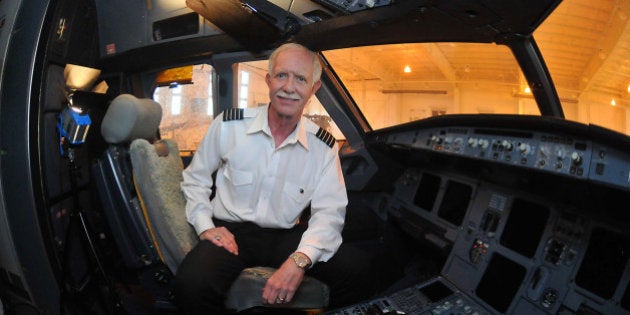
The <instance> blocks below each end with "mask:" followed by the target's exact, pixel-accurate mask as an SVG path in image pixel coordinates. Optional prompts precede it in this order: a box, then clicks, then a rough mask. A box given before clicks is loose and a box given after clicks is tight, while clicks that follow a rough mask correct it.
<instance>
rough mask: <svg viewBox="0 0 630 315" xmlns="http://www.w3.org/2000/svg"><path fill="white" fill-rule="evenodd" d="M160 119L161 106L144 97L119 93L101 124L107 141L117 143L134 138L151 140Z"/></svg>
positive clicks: (155, 133) (102, 132)
mask: <svg viewBox="0 0 630 315" xmlns="http://www.w3.org/2000/svg"><path fill="white" fill-rule="evenodd" d="M161 120H162V106H160V104H159V103H157V102H155V101H153V100H151V99H146V98H137V97H135V96H133V95H131V94H121V95H118V96H117V97H116V98H115V99H113V100H112V102H111V104H110V105H109V108H108V109H107V112H106V113H105V116H104V117H103V122H102V124H101V134H102V135H103V138H104V139H105V141H107V143H112V144H118V143H125V142H131V141H133V140H135V139H146V140H149V141H151V140H152V139H153V137H154V136H156V135H157V131H158V128H159V127H160V121H161Z"/></svg>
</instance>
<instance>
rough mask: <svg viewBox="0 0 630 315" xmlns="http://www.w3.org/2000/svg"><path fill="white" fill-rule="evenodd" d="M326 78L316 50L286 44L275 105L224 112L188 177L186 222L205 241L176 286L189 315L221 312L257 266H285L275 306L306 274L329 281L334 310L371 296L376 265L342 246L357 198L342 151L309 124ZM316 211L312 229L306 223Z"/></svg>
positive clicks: (272, 285)
mask: <svg viewBox="0 0 630 315" xmlns="http://www.w3.org/2000/svg"><path fill="white" fill-rule="evenodd" d="M321 72H322V69H321V65H320V63H319V60H318V58H317V55H316V54H315V53H313V52H312V51H310V50H308V49H307V48H305V47H304V46H301V45H299V44H295V43H289V44H284V45H282V46H280V47H279V48H278V49H276V50H275V51H274V52H273V53H272V55H271V57H270V60H269V73H268V74H267V75H266V78H265V81H266V83H267V85H268V87H269V97H270V104H269V106H267V107H260V108H247V109H229V110H227V111H225V112H224V113H222V114H221V115H219V116H218V117H217V118H216V119H215V120H214V122H213V123H212V125H211V126H210V128H209V129H208V132H207V133H206V135H205V137H204V139H203V141H202V143H201V144H200V146H199V148H198V150H197V153H196V154H195V156H194V158H193V160H192V161H191V164H190V165H189V167H187V168H186V170H184V174H183V175H184V180H183V182H182V185H181V187H182V191H183V192H184V195H185V196H186V200H187V204H186V216H187V219H188V221H189V222H190V223H191V224H192V225H193V226H194V228H195V230H196V231H197V233H198V234H199V238H200V242H199V244H198V245H197V246H196V247H195V248H194V249H193V250H192V251H191V252H190V253H189V254H188V255H187V256H186V258H185V259H184V261H183V262H182V264H181V265H180V267H179V269H178V271H177V275H176V277H175V279H174V288H175V296H176V303H177V305H178V307H179V308H180V309H181V310H182V311H183V312H184V313H206V314H210V313H212V314H217V313H219V312H221V311H222V310H221V308H222V306H223V303H224V299H225V294H226V292H227V291H228V289H229V287H230V285H231V284H232V282H233V281H234V280H235V279H236V277H237V276H238V275H239V273H240V272H241V271H242V270H243V269H244V268H247V267H251V266H271V267H276V268H278V269H277V271H276V272H275V273H274V274H273V275H272V276H271V278H270V279H269V280H268V281H267V283H266V285H265V287H264V289H263V292H262V296H261V300H262V302H263V303H265V304H268V305H274V304H282V303H288V302H291V300H292V299H293V296H294V294H295V292H296V290H297V288H298V287H299V285H300V283H301V282H302V279H303V277H304V275H305V273H307V274H309V275H311V276H313V277H315V278H317V279H319V280H321V281H323V282H324V283H326V284H328V286H329V287H330V289H331V295H330V300H331V307H336V306H340V305H343V304H347V303H352V302H356V301H357V300H359V299H362V298H365V296H362V295H361V293H360V292H362V290H361V289H364V288H366V287H368V281H369V280H368V279H369V277H367V272H368V269H369V265H368V259H366V258H364V255H363V254H362V252H360V251H358V250H357V249H355V248H352V247H350V246H348V245H345V244H342V238H341V231H342V229H343V226H344V219H345V212H346V205H347V202H348V200H347V195H346V189H345V184H344V180H343V174H342V171H341V166H340V161H339V156H338V146H337V144H336V143H335V140H334V138H333V137H332V136H331V135H330V134H329V133H328V132H326V131H325V130H324V129H321V128H319V127H318V126H317V125H315V124H314V123H312V122H311V121H310V120H308V119H306V118H304V117H302V112H303V110H304V106H305V105H306V103H307V102H308V100H309V98H310V97H311V96H312V95H313V94H314V93H315V92H316V91H317V90H318V89H319V88H320V86H321V81H320V75H321ZM215 171H217V173H216V196H215V197H214V199H212V201H210V200H209V199H210V198H209V197H210V195H211V187H212V184H213V181H212V176H211V175H212V173H213V172H215ZM309 205H310V211H311V215H310V219H309V220H308V223H307V224H299V225H298V224H297V223H298V220H299V218H300V216H301V214H302V212H303V210H304V209H307V208H309Z"/></svg>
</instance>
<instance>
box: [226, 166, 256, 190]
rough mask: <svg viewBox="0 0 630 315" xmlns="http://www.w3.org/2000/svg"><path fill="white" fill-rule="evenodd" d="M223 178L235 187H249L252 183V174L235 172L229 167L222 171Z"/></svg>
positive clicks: (235, 170)
mask: <svg viewBox="0 0 630 315" xmlns="http://www.w3.org/2000/svg"><path fill="white" fill-rule="evenodd" d="M223 176H224V177H225V178H226V179H227V180H228V181H229V182H230V183H232V185H233V186H235V187H238V186H244V185H251V184H252V183H253V181H254V174H252V173H251V172H245V171H241V170H237V169H234V168H231V167H229V166H228V167H226V168H225V169H224V170H223Z"/></svg>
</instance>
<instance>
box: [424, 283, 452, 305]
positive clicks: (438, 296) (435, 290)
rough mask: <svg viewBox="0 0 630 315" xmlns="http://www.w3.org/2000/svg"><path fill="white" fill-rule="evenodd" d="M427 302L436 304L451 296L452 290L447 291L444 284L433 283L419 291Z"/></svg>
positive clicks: (447, 288)
mask: <svg viewBox="0 0 630 315" xmlns="http://www.w3.org/2000/svg"><path fill="white" fill-rule="evenodd" d="M419 290H420V293H422V294H423V295H424V296H425V297H426V298H427V299H429V302H431V303H433V302H437V301H440V300H442V299H444V298H446V297H449V296H450V295H451V294H453V290H451V289H449V287H447V286H446V285H445V284H444V283H442V282H440V281H435V282H433V283H431V284H429V285H427V286H425V287H422V288H420V289H419Z"/></svg>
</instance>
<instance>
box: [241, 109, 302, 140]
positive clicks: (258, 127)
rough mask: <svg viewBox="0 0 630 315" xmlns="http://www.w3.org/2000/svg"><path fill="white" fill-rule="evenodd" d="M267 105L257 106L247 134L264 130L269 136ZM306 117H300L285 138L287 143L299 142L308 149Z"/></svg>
mask: <svg viewBox="0 0 630 315" xmlns="http://www.w3.org/2000/svg"><path fill="white" fill-rule="evenodd" d="M269 106H271V105H267V106H264V107H259V108H258V110H259V111H260V112H259V114H258V115H256V118H255V119H254V121H253V123H252V125H251V126H250V127H249V128H248V129H247V133H248V134H252V133H256V132H264V133H265V134H267V135H268V136H270V137H271V129H269ZM305 119H306V118H305V117H304V116H301V117H300V120H299V121H298V124H297V127H296V128H295V130H293V132H291V134H290V135H289V137H288V138H287V140H286V143H287V144H293V143H296V142H298V143H300V144H301V145H302V147H304V149H306V150H308V141H307V138H308V137H307V136H306V123H305V121H304V120H305Z"/></svg>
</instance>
